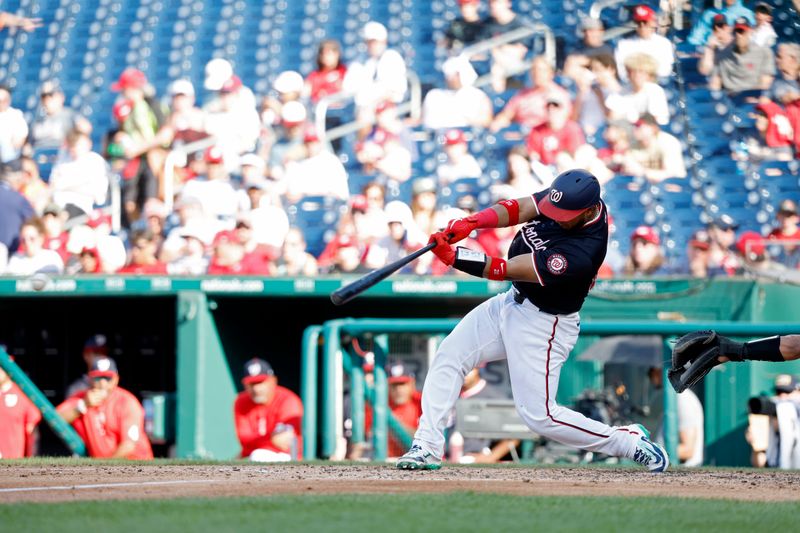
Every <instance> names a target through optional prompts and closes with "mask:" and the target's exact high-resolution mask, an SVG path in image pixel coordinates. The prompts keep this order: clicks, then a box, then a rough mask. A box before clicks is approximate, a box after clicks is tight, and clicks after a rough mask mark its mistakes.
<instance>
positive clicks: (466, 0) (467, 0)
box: [458, 0, 481, 6]
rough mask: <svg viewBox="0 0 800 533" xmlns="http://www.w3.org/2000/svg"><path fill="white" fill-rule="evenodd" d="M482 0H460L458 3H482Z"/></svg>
mask: <svg viewBox="0 0 800 533" xmlns="http://www.w3.org/2000/svg"><path fill="white" fill-rule="evenodd" d="M480 2H481V0H458V5H460V6H463V5H465V4H480Z"/></svg>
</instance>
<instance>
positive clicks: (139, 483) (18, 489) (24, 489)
mask: <svg viewBox="0 0 800 533" xmlns="http://www.w3.org/2000/svg"><path fill="white" fill-rule="evenodd" d="M216 481H218V480H216V479H178V480H173V481H137V482H123V483H93V484H91V485H53V486H50V487H13V488H8V489H0V493H2V492H36V491H47V490H89V489H113V488H116V487H152V486H158V485H186V484H189V483H214V482H216Z"/></svg>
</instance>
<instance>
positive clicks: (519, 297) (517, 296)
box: [514, 290, 527, 305]
mask: <svg viewBox="0 0 800 533" xmlns="http://www.w3.org/2000/svg"><path fill="white" fill-rule="evenodd" d="M525 300H527V296H525V295H524V294H522V293H521V292H519V291H516V290H515V291H514V303H517V304H519V305H522V304H523V303H525Z"/></svg>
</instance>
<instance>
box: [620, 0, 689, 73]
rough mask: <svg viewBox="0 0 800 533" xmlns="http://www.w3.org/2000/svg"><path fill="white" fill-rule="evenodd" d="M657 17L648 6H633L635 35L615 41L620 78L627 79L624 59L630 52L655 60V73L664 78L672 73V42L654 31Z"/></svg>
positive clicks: (673, 59) (656, 25)
mask: <svg viewBox="0 0 800 533" xmlns="http://www.w3.org/2000/svg"><path fill="white" fill-rule="evenodd" d="M657 19H658V17H657V16H656V12H655V11H653V9H652V8H651V7H650V6H647V5H644V4H642V5H638V6H636V7H635V8H633V22H634V24H635V25H636V36H635V37H630V38H627V39H622V40H620V41H619V42H618V43H617V49H616V52H615V57H616V60H617V71H618V72H619V76H620V78H622V79H623V80H626V79H627V72H626V70H625V60H626V59H627V58H628V56H629V55H631V54H647V55H649V56H652V57H653V59H655V61H656V75H657V77H659V78H666V77H668V76H670V75H671V74H672V65H673V63H674V62H675V54H674V52H673V50H672V42H671V41H670V40H669V39H667V38H666V37H664V36H663V35H659V34H658V33H656V29H657V27H658V20H657Z"/></svg>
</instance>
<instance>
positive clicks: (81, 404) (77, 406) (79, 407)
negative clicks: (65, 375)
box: [75, 398, 88, 415]
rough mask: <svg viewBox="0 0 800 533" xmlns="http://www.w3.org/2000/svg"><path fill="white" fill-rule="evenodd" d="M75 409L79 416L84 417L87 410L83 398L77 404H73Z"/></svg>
mask: <svg viewBox="0 0 800 533" xmlns="http://www.w3.org/2000/svg"><path fill="white" fill-rule="evenodd" d="M75 409H77V410H78V412H79V413H80V414H82V415H85V414H86V411H87V410H88V408H87V407H86V401H85V400H84V399H83V398H81V399H80V400H78V403H77V404H75Z"/></svg>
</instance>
